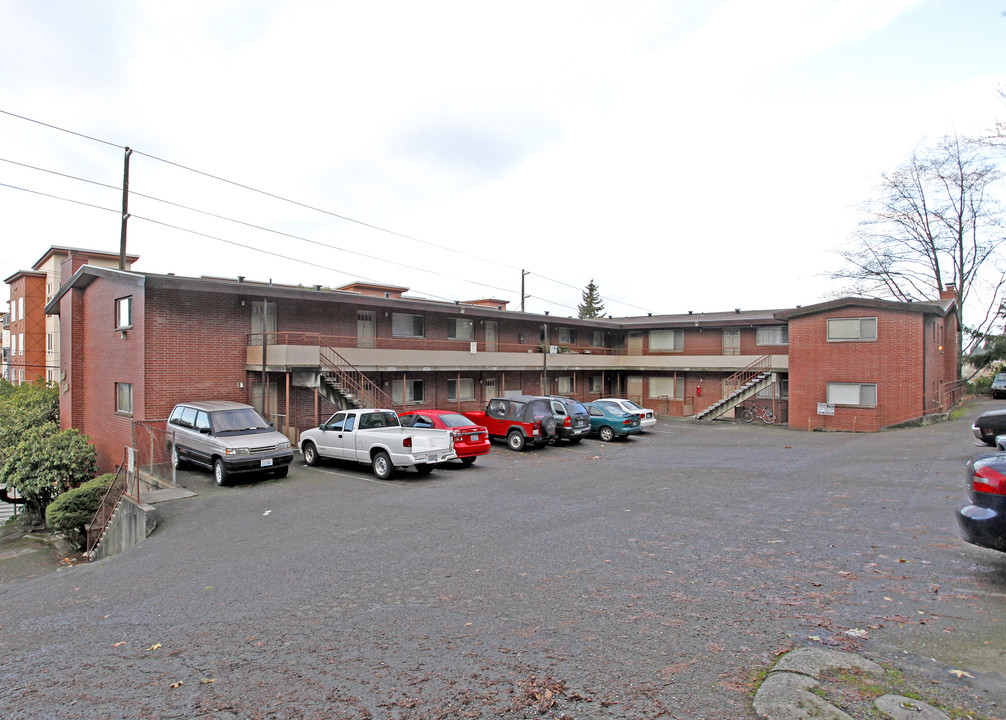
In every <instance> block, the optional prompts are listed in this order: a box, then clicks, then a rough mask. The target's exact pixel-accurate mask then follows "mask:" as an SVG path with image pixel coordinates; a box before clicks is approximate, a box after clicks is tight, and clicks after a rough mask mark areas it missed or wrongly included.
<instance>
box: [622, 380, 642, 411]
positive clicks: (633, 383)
mask: <svg viewBox="0 0 1006 720" xmlns="http://www.w3.org/2000/svg"><path fill="white" fill-rule="evenodd" d="M625 397H627V398H628V399H629V400H632V401H633V402H636V403H639V404H640V405H643V404H645V403H643V377H642V375H629V377H628V378H627V379H626V382H625Z"/></svg>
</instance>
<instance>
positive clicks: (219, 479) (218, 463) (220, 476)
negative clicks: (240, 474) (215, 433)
mask: <svg viewBox="0 0 1006 720" xmlns="http://www.w3.org/2000/svg"><path fill="white" fill-rule="evenodd" d="M213 479H214V480H215V481H216V483H217V485H219V486H220V487H223V486H224V485H226V484H227V468H226V467H225V466H224V461H223V460H221V459H220V458H217V459H216V460H215V461H214V463H213Z"/></svg>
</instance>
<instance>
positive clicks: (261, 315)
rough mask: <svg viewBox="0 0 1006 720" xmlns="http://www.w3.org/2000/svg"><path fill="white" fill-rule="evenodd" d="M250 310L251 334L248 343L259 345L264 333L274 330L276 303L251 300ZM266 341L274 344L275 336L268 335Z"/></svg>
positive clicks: (272, 332) (271, 332) (273, 331)
mask: <svg viewBox="0 0 1006 720" xmlns="http://www.w3.org/2000/svg"><path fill="white" fill-rule="evenodd" d="M251 311H252V317H251V331H252V336H251V342H250V343H249V345H261V344H262V340H263V338H264V337H265V334H266V333H270V334H275V332H276V303H273V302H266V301H262V302H255V301H252V304H251ZM268 341H269V344H270V345H275V344H276V338H275V337H269V338H268Z"/></svg>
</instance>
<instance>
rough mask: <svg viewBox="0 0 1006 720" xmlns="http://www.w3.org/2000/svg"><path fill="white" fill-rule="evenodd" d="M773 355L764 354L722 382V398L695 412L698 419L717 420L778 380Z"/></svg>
mask: <svg viewBox="0 0 1006 720" xmlns="http://www.w3.org/2000/svg"><path fill="white" fill-rule="evenodd" d="M771 368H772V357H771V356H770V355H763V356H761V357H760V358H758V359H757V360H755V361H754V362H753V363H751V364H750V365H748V366H747V367H746V368H744V369H743V370H741V371H739V372H736V373H734V374H733V375H731V376H730V377H728V378H727V379H726V380H724V381H723V382H722V383H720V399H719V400H717V401H716V402H715V403H713V404H712V405H710V406H709V407H707V408H705V409H703V410H701V411H699V412H698V413H696V414H695V419H696V420H715V419H716V418H718V417H720V416H721V415H723V414H724V413H726V412H728V411H730V410H732V409H733V408H735V407H737V406H738V405H739V404H740V403H742V402H744V401H745V400H747V399H748V398H749V397H752V396H754V395H756V394H757V393H759V392H761V391H762V390H764V389H765V388H767V387H769V386H770V385H772V384H773V383H775V382H776V381H777V380H778V375H777V374H776V373H775V372H773V371H772V369H771Z"/></svg>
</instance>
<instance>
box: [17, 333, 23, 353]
mask: <svg viewBox="0 0 1006 720" xmlns="http://www.w3.org/2000/svg"><path fill="white" fill-rule="evenodd" d="M17 351H18V354H19V355H24V333H18V334H17Z"/></svg>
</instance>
